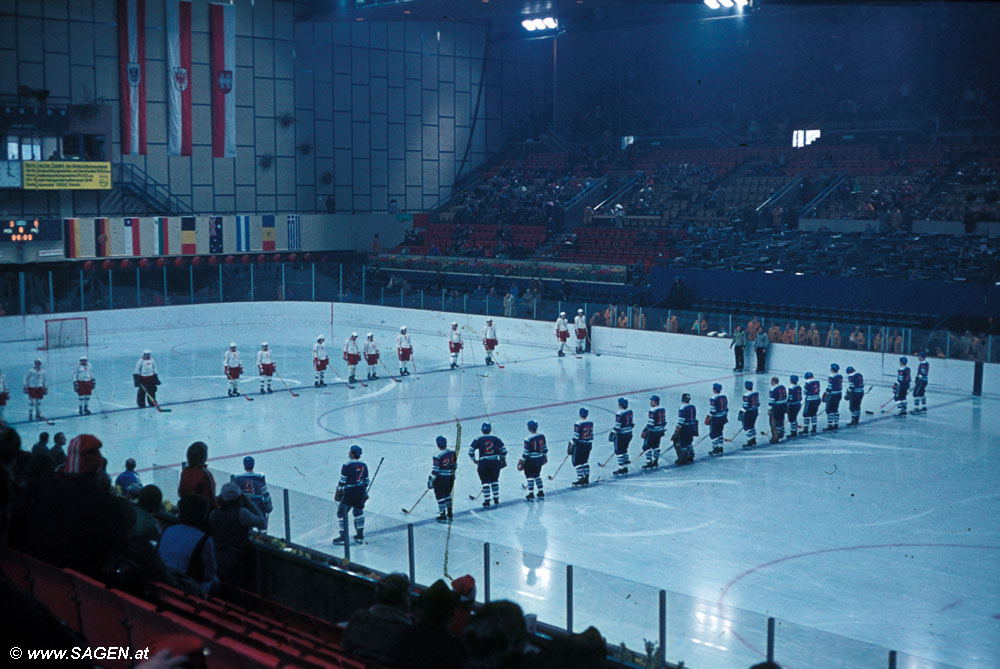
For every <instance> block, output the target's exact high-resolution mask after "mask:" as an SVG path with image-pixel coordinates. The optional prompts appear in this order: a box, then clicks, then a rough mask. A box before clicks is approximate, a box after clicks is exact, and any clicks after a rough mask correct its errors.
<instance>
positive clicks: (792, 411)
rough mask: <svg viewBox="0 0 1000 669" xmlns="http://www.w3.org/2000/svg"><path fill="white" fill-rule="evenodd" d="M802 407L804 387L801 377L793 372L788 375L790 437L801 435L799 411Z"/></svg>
mask: <svg viewBox="0 0 1000 669" xmlns="http://www.w3.org/2000/svg"><path fill="white" fill-rule="evenodd" d="M801 409H802V388H801V387H800V386H799V377H798V376H796V375H795V374H792V375H791V376H789V377H788V429H789V434H788V438H789V439H795V438H796V437H798V436H799V411H800V410H801Z"/></svg>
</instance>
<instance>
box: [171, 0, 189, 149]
mask: <svg viewBox="0 0 1000 669" xmlns="http://www.w3.org/2000/svg"><path fill="white" fill-rule="evenodd" d="M166 17H167V110H168V112H169V114H168V118H167V155H169V156H190V155H191V3H190V2H186V0H166Z"/></svg>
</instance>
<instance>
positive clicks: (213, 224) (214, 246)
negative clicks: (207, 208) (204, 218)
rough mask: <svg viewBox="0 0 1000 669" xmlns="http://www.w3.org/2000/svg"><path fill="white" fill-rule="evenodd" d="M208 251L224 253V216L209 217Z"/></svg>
mask: <svg viewBox="0 0 1000 669" xmlns="http://www.w3.org/2000/svg"><path fill="white" fill-rule="evenodd" d="M208 252H209V253H222V217H221V216H210V217H209V218H208Z"/></svg>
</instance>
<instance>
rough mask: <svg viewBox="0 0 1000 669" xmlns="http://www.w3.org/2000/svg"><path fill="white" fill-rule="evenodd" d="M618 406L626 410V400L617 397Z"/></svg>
mask: <svg viewBox="0 0 1000 669" xmlns="http://www.w3.org/2000/svg"><path fill="white" fill-rule="evenodd" d="M618 406H620V407H621V408H622V409H627V408H628V400H627V399H625V398H624V397H619V398H618Z"/></svg>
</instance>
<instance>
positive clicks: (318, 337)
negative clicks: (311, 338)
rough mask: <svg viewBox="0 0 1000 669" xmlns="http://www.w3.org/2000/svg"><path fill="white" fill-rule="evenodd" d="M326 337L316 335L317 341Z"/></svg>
mask: <svg viewBox="0 0 1000 669" xmlns="http://www.w3.org/2000/svg"><path fill="white" fill-rule="evenodd" d="M325 339H326V337H324V336H323V335H316V341H323V340H325Z"/></svg>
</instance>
